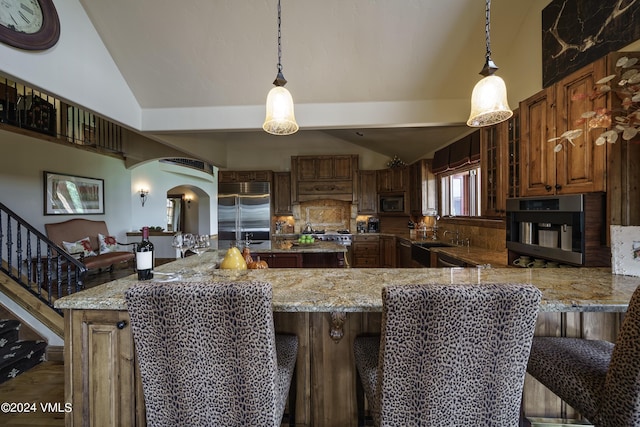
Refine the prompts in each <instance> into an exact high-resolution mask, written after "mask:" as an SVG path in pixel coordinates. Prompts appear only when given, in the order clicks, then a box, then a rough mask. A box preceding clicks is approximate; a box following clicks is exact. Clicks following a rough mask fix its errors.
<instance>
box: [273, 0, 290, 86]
mask: <svg viewBox="0 0 640 427" xmlns="http://www.w3.org/2000/svg"><path fill="white" fill-rule="evenodd" d="M281 13H282V9H281V8H280V0H278V74H277V76H276V79H275V80H274V81H273V84H274V85H276V86H284V85H286V84H287V80H286V79H285V78H284V75H282V42H281V39H282V31H281V30H280V26H281V24H282V18H281Z"/></svg>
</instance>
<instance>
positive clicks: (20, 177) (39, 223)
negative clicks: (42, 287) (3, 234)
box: [0, 130, 131, 241]
mask: <svg viewBox="0 0 640 427" xmlns="http://www.w3.org/2000/svg"><path fill="white" fill-rule="evenodd" d="M0 149H1V150H2V152H3V155H2V156H0V202H2V203H3V204H4V205H6V206H7V207H8V208H9V209H11V210H12V211H14V212H15V213H16V214H18V215H19V216H21V217H22V218H23V219H25V220H26V221H27V222H29V223H30V224H32V225H33V226H35V227H36V228H37V229H38V230H40V231H41V232H43V233H45V231H44V224H45V223H50V222H60V221H65V220H68V219H71V218H77V216H72V215H44V183H43V179H44V178H43V171H49V172H57V173H62V174H69V175H78V176H85V177H90V178H99V179H103V180H104V205H105V214H104V215H88V216H86V217H87V218H89V219H95V220H104V221H105V222H106V223H107V226H108V227H109V232H110V233H111V234H113V235H115V236H116V237H117V238H118V239H123V240H121V241H124V238H125V233H126V232H127V231H128V230H130V229H131V197H130V193H129V188H130V187H131V184H130V182H131V173H130V172H129V171H128V170H127V169H126V168H125V166H124V162H123V161H122V160H119V159H115V158H111V157H107V156H102V155H97V154H94V153H91V152H89V151H84V150H79V149H77V148H73V147H67V146H64V145H61V144H54V143H51V142H47V141H42V140H39V139H34V138H30V137H27V136H23V135H19V134H14V133H12V132H6V131H2V130H0ZM45 234H46V233H45Z"/></svg>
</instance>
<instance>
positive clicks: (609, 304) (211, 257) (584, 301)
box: [55, 248, 640, 313]
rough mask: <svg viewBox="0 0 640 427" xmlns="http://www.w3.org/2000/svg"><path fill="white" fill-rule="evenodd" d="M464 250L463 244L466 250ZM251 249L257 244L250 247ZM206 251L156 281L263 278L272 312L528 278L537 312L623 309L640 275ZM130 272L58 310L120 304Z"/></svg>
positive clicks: (345, 306)
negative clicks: (366, 263)
mask: <svg viewBox="0 0 640 427" xmlns="http://www.w3.org/2000/svg"><path fill="white" fill-rule="evenodd" d="M464 249H466V248H464ZM254 250H255V251H256V252H257V251H258V250H257V249H254ZM219 259H220V254H219V253H218V252H215V251H212V252H208V253H205V254H203V255H202V256H201V257H197V256H192V257H187V258H185V259H181V260H177V261H174V262H171V263H169V264H165V265H162V266H160V267H158V268H156V269H155V277H154V279H153V280H154V281H229V280H236V281H246V280H260V281H267V282H269V283H271V284H272V286H273V309H274V311H276V312H325V313H327V312H379V311H381V310H382V299H381V291H382V288H383V287H384V286H385V285H389V284H410V283H471V284H474V283H532V284H533V285H535V286H537V287H538V288H539V289H540V290H541V291H542V294H543V295H542V302H541V307H540V310H541V311H543V312H579V311H591V312H597V311H606V312H623V311H625V310H626V307H627V304H628V302H629V300H630V299H631V295H632V293H633V291H634V290H635V289H636V287H637V286H639V285H640V278H638V277H630V276H619V275H613V274H611V270H610V269H608V268H572V269H559V268H558V269H555V268H549V269H546V268H544V269H530V268H423V269H393V268H391V269H390V268H368V269H355V268H353V269H351V268H346V269H267V270H244V271H235V270H220V269H215V268H214V266H215V264H216V263H217V262H218V261H219ZM135 281H136V276H135V275H132V276H129V277H126V278H124V279H120V280H115V281H112V282H109V283H106V284H104V285H100V286H97V287H95V288H91V289H87V290H84V291H82V292H79V293H77V294H74V295H71V296H67V297H64V298H62V299H59V300H58V301H56V303H55V306H56V308H59V309H88V310H126V304H125V300H124V292H125V291H126V289H127V288H128V287H129V286H130V285H131V284H132V283H133V282H135Z"/></svg>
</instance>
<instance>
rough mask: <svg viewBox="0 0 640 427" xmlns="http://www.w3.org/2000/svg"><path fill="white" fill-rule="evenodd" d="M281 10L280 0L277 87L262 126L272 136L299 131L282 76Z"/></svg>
mask: <svg viewBox="0 0 640 427" xmlns="http://www.w3.org/2000/svg"><path fill="white" fill-rule="evenodd" d="M280 15H281V8H280V0H278V74H277V75H276V79H275V80H274V81H273V84H274V85H275V87H274V88H272V89H271V90H270V91H269V94H268V95H267V116H266V118H265V120H264V124H263V125H262V129H264V131H265V132H268V133H270V134H272V135H291V134H293V133H296V132H297V131H298V129H299V127H298V123H296V118H295V116H294V114H293V98H292V97H291V93H289V91H288V90H287V89H285V87H284V85H285V84H287V80H285V78H284V75H283V74H282V63H281V59H282V44H281V41H280V39H281V38H282V37H281V35H282V34H281V31H280V24H281V21H282V20H281V17H280Z"/></svg>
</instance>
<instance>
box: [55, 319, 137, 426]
mask: <svg viewBox="0 0 640 427" xmlns="http://www.w3.org/2000/svg"><path fill="white" fill-rule="evenodd" d="M65 323H66V328H67V331H66V336H67V338H68V339H70V341H69V342H68V343H67V345H66V346H65V376H66V379H65V384H66V386H65V398H66V401H67V402H71V403H72V404H73V412H71V413H69V414H67V425H75V426H114V427H117V426H138V425H144V397H143V394H142V387H141V384H140V381H139V379H138V378H139V373H137V372H136V371H137V368H136V366H137V364H136V358H135V350H134V346H133V335H132V332H131V326H130V324H129V314H128V313H127V312H126V311H104V310H71V311H67V312H66V313H65ZM71 343H73V345H71ZM69 419H71V423H69Z"/></svg>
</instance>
